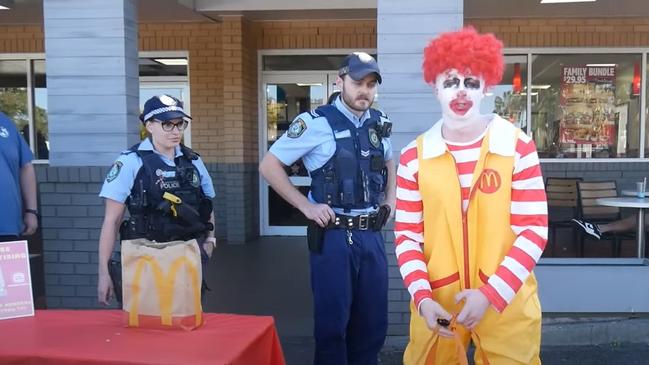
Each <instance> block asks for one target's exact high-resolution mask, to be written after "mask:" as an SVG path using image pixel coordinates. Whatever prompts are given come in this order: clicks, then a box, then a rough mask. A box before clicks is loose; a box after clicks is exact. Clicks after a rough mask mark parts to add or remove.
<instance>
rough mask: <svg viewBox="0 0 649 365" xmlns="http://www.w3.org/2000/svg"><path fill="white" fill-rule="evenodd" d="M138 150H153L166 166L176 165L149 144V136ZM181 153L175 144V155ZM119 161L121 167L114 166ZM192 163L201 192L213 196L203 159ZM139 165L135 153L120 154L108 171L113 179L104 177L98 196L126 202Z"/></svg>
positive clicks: (138, 159)
mask: <svg viewBox="0 0 649 365" xmlns="http://www.w3.org/2000/svg"><path fill="white" fill-rule="evenodd" d="M138 150H139V151H153V152H154V153H156V154H157V155H158V156H160V158H161V159H162V161H164V163H166V164H167V165H168V166H176V164H175V162H174V161H173V160H170V159H169V158H167V157H166V156H164V155H162V154H161V153H160V152H158V151H156V150H155V149H154V148H153V145H152V144H151V140H149V138H147V139H145V140H143V141H142V142H141V143H140V146H139V147H138ZM182 155H183V153H182V151H181V149H180V146H176V156H175V157H180V156H182ZM120 163H121V167H116V166H117V165H118V164H120ZM192 164H193V165H194V166H195V167H196V169H198V173H199V174H200V176H201V188H202V189H203V193H204V194H205V195H206V196H207V197H209V198H214V195H215V193H214V186H213V185H212V179H211V178H210V175H209V173H208V172H207V168H206V167H205V164H204V163H203V160H201V158H200V157H199V158H198V159H196V160H192ZM141 167H142V159H141V158H140V156H138V155H137V153H128V154H123V155H120V156H119V158H118V159H117V161H115V164H113V167H112V168H111V171H110V172H109V175H111V174H113V179H112V180H111V179H109V178H108V177H107V178H106V180H105V181H104V185H103V186H102V188H101V192H99V196H100V197H102V198H108V199H112V200H115V201H117V202H120V203H124V202H126V198H128V196H129V195H130V194H131V189H132V188H133V182H134V181H135V177H136V176H137V173H138V171H139V170H140V168H141ZM116 170H117V171H116ZM115 174H116V175H115Z"/></svg>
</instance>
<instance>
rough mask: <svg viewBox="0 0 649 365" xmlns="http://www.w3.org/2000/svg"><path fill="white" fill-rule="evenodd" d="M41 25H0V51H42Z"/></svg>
mask: <svg viewBox="0 0 649 365" xmlns="http://www.w3.org/2000/svg"><path fill="white" fill-rule="evenodd" d="M44 52H45V46H44V39H43V27H41V26H38V25H25V26H22V25H16V26H0V53H44Z"/></svg>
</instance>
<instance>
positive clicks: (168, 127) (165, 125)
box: [154, 119, 189, 132]
mask: <svg viewBox="0 0 649 365" xmlns="http://www.w3.org/2000/svg"><path fill="white" fill-rule="evenodd" d="M154 120H155V121H156V122H158V123H160V126H161V127H162V130H163V131H165V132H171V131H173V130H174V127H176V128H178V131H179V132H182V131H184V130H185V129H186V128H187V126H188V125H189V122H188V121H186V120H181V121H180V122H172V121H164V122H163V121H161V120H157V119H154Z"/></svg>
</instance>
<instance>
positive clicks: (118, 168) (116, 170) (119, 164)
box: [106, 161, 123, 182]
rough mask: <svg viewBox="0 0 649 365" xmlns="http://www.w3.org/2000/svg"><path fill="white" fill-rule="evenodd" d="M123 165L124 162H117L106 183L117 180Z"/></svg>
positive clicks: (109, 172)
mask: <svg viewBox="0 0 649 365" xmlns="http://www.w3.org/2000/svg"><path fill="white" fill-rule="evenodd" d="M122 165H123V164H122V161H115V163H114V164H113V167H111V168H110V170H109V171H108V175H106V182H111V181H113V180H115V179H116V178H117V176H118V175H119V172H120V171H121V170H122Z"/></svg>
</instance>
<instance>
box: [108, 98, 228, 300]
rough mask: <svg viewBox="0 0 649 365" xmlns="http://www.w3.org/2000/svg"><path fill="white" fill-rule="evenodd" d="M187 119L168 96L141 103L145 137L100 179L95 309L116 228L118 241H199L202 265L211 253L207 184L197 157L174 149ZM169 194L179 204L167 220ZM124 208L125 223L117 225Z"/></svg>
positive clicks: (211, 190) (178, 146) (211, 217)
mask: <svg viewBox="0 0 649 365" xmlns="http://www.w3.org/2000/svg"><path fill="white" fill-rule="evenodd" d="M189 118H190V116H189V115H187V114H186V113H185V111H184V109H183V103H182V102H181V101H180V100H178V99H176V98H174V97H172V96H169V95H159V96H154V97H152V98H151V99H149V100H147V102H146V103H145V104H144V112H143V113H142V115H141V116H140V119H141V121H142V123H144V126H145V127H146V129H147V132H148V133H149V135H150V136H149V137H148V138H146V139H144V140H143V141H142V142H141V143H138V144H136V145H135V146H133V147H131V148H130V149H129V150H127V151H125V152H123V153H122V154H121V156H120V157H119V158H118V159H117V161H115V163H114V164H113V167H112V168H111V169H110V171H109V172H108V176H106V181H105V182H104V186H103V187H102V189H101V192H100V193H99V196H101V197H102V198H106V214H105V217H104V223H103V225H102V228H101V236H100V238H99V277H98V285H97V295H98V299H99V302H101V303H104V304H108V300H109V298H110V296H111V294H112V292H113V290H114V288H113V282H112V280H111V278H110V276H109V270H108V263H109V259H110V256H111V253H112V252H113V245H114V242H115V238H116V236H117V229H118V227H119V226H120V224H122V225H121V228H120V236H121V239H122V240H125V239H136V238H146V239H149V240H152V241H157V242H168V241H173V240H190V239H192V238H196V239H197V240H199V242H202V241H203V240H204V241H205V242H204V243H203V244H202V245H201V246H202V247H201V248H202V250H201V251H202V253H203V261H204V262H203V263H205V261H206V259H207V256H208V255H211V253H212V250H213V249H214V247H215V243H216V240H215V238H214V230H213V227H214V215H213V213H212V202H211V199H212V198H213V197H214V187H213V186H212V180H211V178H210V175H209V174H208V172H207V169H206V168H205V164H203V161H202V160H201V158H200V157H199V156H198V154H196V153H195V152H193V151H192V150H191V149H189V148H187V147H185V146H184V145H182V144H181V143H180V140H181V136H182V132H183V130H184V129H185V128H186V127H187V125H188V123H189V122H188V121H187V120H186V119H189ZM165 194H167V195H165ZM169 194H173V196H174V197H178V198H180V201H181V202H182V203H180V204H178V205H177V206H174V210H175V214H169V211H170V208H171V206H170V204H171V203H170V202H169V200H167V199H166V198H165V196H167V197H171V195H169ZM126 207H128V210H129V213H130V218H129V219H128V220H127V221H125V222H123V223H122V222H121V219H122V216H123V214H124V209H125V208H126ZM115 284H117V283H115ZM118 289H119V288H118ZM118 299H119V298H118Z"/></svg>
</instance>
